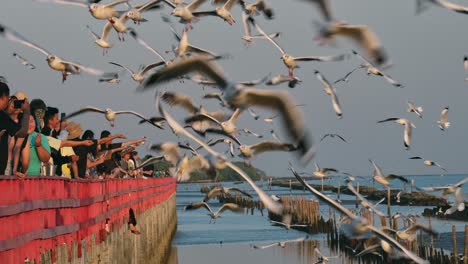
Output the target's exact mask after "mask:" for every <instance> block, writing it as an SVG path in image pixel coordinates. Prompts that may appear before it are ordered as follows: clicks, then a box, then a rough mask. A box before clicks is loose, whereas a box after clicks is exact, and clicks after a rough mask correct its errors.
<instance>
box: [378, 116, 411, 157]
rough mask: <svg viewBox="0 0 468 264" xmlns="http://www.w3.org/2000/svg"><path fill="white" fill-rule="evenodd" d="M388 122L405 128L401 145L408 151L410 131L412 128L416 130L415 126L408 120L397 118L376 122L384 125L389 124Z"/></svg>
mask: <svg viewBox="0 0 468 264" xmlns="http://www.w3.org/2000/svg"><path fill="white" fill-rule="evenodd" d="M389 121H393V122H395V123H397V124H400V125H402V126H405V130H404V133H403V144H404V145H405V149H406V150H409V148H410V144H411V131H412V128H416V126H415V125H414V124H413V123H412V122H411V121H409V120H408V119H406V118H399V117H391V118H387V119H385V120H381V121H378V122H377V123H384V122H389Z"/></svg>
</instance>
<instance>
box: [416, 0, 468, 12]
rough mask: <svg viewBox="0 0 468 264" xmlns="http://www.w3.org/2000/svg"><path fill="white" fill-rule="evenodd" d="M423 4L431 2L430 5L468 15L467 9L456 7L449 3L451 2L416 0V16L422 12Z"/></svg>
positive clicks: (443, 0)
mask: <svg viewBox="0 0 468 264" xmlns="http://www.w3.org/2000/svg"><path fill="white" fill-rule="evenodd" d="M423 2H431V3H433V4H435V5H438V6H440V7H443V8H446V9H449V10H452V11H455V12H457V13H462V14H465V15H467V14H468V7H465V6H461V5H457V4H454V3H451V2H448V1H445V0H417V4H418V7H419V8H418V11H417V14H418V13H420V12H421V11H422V10H423V8H422V6H421V5H422V4H423Z"/></svg>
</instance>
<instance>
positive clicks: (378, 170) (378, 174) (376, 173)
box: [369, 159, 383, 177]
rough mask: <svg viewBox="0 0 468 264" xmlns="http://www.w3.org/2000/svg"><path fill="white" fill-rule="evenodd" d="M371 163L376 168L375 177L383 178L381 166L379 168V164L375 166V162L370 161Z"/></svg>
mask: <svg viewBox="0 0 468 264" xmlns="http://www.w3.org/2000/svg"><path fill="white" fill-rule="evenodd" d="M369 161H370V162H371V163H372V166H374V177H375V176H383V174H382V170H381V169H380V167H379V166H377V164H375V162H374V161H373V160H371V159H370V160H369Z"/></svg>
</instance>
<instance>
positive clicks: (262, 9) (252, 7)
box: [215, 0, 274, 19]
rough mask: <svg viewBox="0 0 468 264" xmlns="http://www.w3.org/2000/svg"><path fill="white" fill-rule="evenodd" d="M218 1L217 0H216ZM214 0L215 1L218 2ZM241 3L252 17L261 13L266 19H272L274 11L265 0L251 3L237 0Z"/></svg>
mask: <svg viewBox="0 0 468 264" xmlns="http://www.w3.org/2000/svg"><path fill="white" fill-rule="evenodd" d="M218 1H219V0H218ZM218 1H217V0H215V2H218ZM239 2H240V3H241V5H242V7H243V10H244V12H245V13H246V14H248V15H249V16H251V17H253V16H256V15H258V13H263V15H264V16H265V17H266V18H267V19H273V16H274V13H273V9H272V8H271V6H270V4H269V3H268V2H267V1H266V0H257V1H255V2H254V3H252V4H249V3H246V2H245V1H243V0H239Z"/></svg>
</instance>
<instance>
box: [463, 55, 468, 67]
mask: <svg viewBox="0 0 468 264" xmlns="http://www.w3.org/2000/svg"><path fill="white" fill-rule="evenodd" d="M463 68H465V71H468V56H465V57H463Z"/></svg>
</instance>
